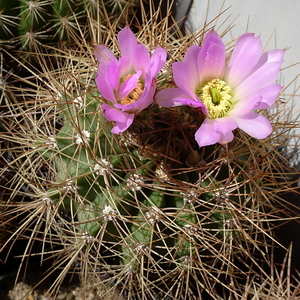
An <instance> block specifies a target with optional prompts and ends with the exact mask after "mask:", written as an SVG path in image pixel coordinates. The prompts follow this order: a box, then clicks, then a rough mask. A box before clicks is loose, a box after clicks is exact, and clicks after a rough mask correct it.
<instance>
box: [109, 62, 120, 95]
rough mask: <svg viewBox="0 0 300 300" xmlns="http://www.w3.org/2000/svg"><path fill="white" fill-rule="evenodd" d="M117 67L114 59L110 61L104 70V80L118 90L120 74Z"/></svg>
mask: <svg viewBox="0 0 300 300" xmlns="http://www.w3.org/2000/svg"><path fill="white" fill-rule="evenodd" d="M119 73H120V72H119V69H118V66H117V64H116V62H115V61H111V62H110V64H109V65H108V66H107V70H106V80H107V82H109V83H110V85H111V86H112V87H113V88H114V89H115V90H118V88H119V83H120V74H119Z"/></svg>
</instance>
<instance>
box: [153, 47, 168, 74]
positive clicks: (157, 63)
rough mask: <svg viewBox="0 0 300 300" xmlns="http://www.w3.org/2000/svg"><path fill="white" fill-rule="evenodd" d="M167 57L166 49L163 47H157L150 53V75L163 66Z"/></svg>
mask: <svg viewBox="0 0 300 300" xmlns="http://www.w3.org/2000/svg"><path fill="white" fill-rule="evenodd" d="M166 59H167V51H166V50H165V49H163V48H160V47H157V48H156V49H155V50H154V52H153V54H152V55H151V59H150V61H151V67H150V70H149V72H150V74H149V75H150V76H151V77H154V76H156V74H157V73H158V72H159V71H160V70H161V69H162V68H163V66H164V64H165V62H166Z"/></svg>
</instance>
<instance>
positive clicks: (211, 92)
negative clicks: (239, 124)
mask: <svg viewBox="0 0 300 300" xmlns="http://www.w3.org/2000/svg"><path fill="white" fill-rule="evenodd" d="M196 92H197V95H198V97H199V98H200V100H201V101H202V102H203V104H204V105H205V106H206V108H207V110H208V112H209V115H210V117H211V118H212V119H216V118H222V117H224V116H226V115H227V113H228V111H229V110H230V109H231V108H232V106H233V104H234V99H233V90H232V89H231V87H229V86H228V85H227V84H226V82H225V81H223V80H220V79H213V80H211V81H209V82H206V83H205V84H204V85H202V86H200V87H198V89H197V91H196Z"/></svg>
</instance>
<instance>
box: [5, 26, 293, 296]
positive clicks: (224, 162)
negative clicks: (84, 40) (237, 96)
mask: <svg viewBox="0 0 300 300" xmlns="http://www.w3.org/2000/svg"><path fill="white" fill-rule="evenodd" d="M153 26H157V27H154V28H153V30H154V31H155V32H159V33H160V34H159V35H158V36H156V37H154V36H152V35H151V32H152V29H151V28H149V27H145V28H143V29H141V31H140V33H139V34H138V38H137V40H138V43H137V42H136V41H135V37H134V36H133V34H132V33H130V32H129V31H128V30H129V29H128V28H127V29H125V30H127V39H123V38H124V37H122V33H121V37H120V33H119V36H118V40H117V39H116V37H114V36H113V37H112V35H111V33H112V32H111V31H108V32H106V31H103V32H102V35H103V37H105V36H107V40H108V38H111V41H110V42H109V44H110V47H109V48H106V47H104V46H101V47H100V48H99V47H98V48H96V49H97V50H96V57H97V60H98V62H96V60H95V58H94V56H93V49H91V48H89V47H87V48H85V47H84V46H81V48H79V50H78V51H75V50H68V51H66V53H65V54H64V55H61V54H58V56H57V57H56V59H57V60H58V61H59V62H62V65H63V67H62V69H60V70H55V71H53V72H51V70H49V71H48V72H45V73H44V74H41V75H40V76H39V78H40V83H39V84H38V85H36V86H35V92H34V93H32V91H29V90H28V91H26V92H25V91H22V95H23V96H24V98H26V102H24V103H23V104H18V105H16V107H15V108H12V107H11V108H9V109H10V110H11V115H15V116H16V117H15V118H12V119H11V118H9V117H7V118H6V119H5V120H4V123H3V124H4V125H3V126H4V127H5V128H6V130H7V132H4V133H3V136H5V138H6V139H7V140H10V141H11V142H13V143H15V144H16V145H19V147H20V149H21V150H20V151H21V152H20V155H18V156H17V155H15V156H14V159H13V160H11V161H9V166H10V168H12V169H14V170H20V171H19V172H17V174H16V176H15V177H14V180H13V181H14V182H16V181H17V180H18V181H19V182H23V183H24V185H26V187H27V190H26V191H25V192H23V194H24V195H25V194H26V196H29V197H31V198H30V199H31V200H30V201H29V202H28V201H27V202H26V201H23V202H22V201H20V202H19V203H14V204H12V206H15V209H14V210H12V211H11V212H10V213H11V214H12V213H13V212H14V213H17V214H19V215H22V214H24V220H23V221H22V224H21V226H20V229H19V230H17V231H16V232H15V233H14V235H13V236H12V238H11V239H16V238H18V237H20V236H26V235H27V236H28V230H27V228H31V229H30V231H29V232H30V234H29V236H28V238H29V242H28V247H27V248H28V249H26V253H25V254H24V258H25V257H26V256H29V255H30V251H29V248H30V245H31V243H32V241H33V240H35V239H36V240H42V241H43V242H44V243H45V245H48V244H50V245H51V247H49V248H47V249H46V248H43V250H42V251H41V252H42V257H44V256H45V257H48V256H54V257H55V258H56V260H55V264H54V265H53V268H52V270H56V269H62V270H61V274H60V276H59V277H58V279H57V280H56V281H55V282H54V283H53V286H51V288H50V289H49V294H50V293H51V292H53V293H55V287H58V286H59V284H60V283H61V282H62V280H63V278H64V276H65V275H66V273H67V272H71V273H72V272H73V273H78V274H79V275H80V277H81V279H82V281H83V282H84V283H85V285H86V287H87V288H93V289H94V290H95V293H96V294H97V295H98V297H101V296H103V295H104V294H105V293H106V292H105V291H104V290H102V288H103V287H102V285H101V287H100V286H99V285H98V283H99V282H102V284H105V286H106V289H107V290H112V291H115V292H117V294H118V297H119V298H120V299H121V298H124V299H187V298H189V299H196V298H197V297H198V299H210V298H211V299H221V298H222V297H223V298H222V299H229V298H230V297H233V296H235V297H240V296H241V295H243V287H244V286H245V285H246V284H247V283H249V282H251V284H252V283H253V286H256V285H257V283H258V282H259V281H260V280H261V279H262V278H264V276H266V272H267V271H266V270H267V269H268V268H271V267H272V266H271V260H270V257H271V256H272V255H271V253H272V248H273V247H274V246H278V247H281V245H280V243H279V242H277V241H276V239H275V237H274V232H273V227H274V226H277V224H276V222H274V220H276V219H278V218H279V215H280V214H279V213H281V214H282V215H285V216H286V218H287V219H288V218H289V216H290V215H291V211H292V210H293V207H292V205H290V204H289V203H287V202H285V201H284V200H283V199H282V198H281V196H280V195H281V193H283V192H292V191H293V189H294V188H293V184H294V183H295V180H294V181H293V180H291V179H290V174H293V172H295V174H296V171H294V170H293V169H292V168H291V166H290V164H289V162H288V160H286V158H284V153H283V152H282V147H285V145H286V140H287V139H288V136H286V135H285V134H283V133H282V132H280V126H281V125H280V123H279V122H278V123H276V122H275V121H274V122H272V125H273V128H274V132H273V134H271V135H269V134H270V133H271V132H268V130H269V127H268V126H269V123H268V122H269V121H267V122H266V120H268V119H269V120H272V119H273V120H275V117H276V114H273V115H271V114H270V115H269V116H268V115H266V117H263V116H262V114H263V113H264V112H262V111H260V112H259V113H260V115H259V116H261V117H257V118H259V119H260V120H262V119H263V120H264V121H263V123H262V124H261V127H260V128H262V127H263V126H265V127H266V128H267V129H264V128H263V130H262V131H263V132H264V133H262V132H261V134H265V136H264V139H257V136H256V135H254V133H253V134H252V136H249V134H247V133H246V132H244V131H243V130H245V128H246V127H247V126H248V124H246V125H245V123H246V121H245V122H244V123H243V121H240V119H241V116H243V115H242V114H235V115H234V114H233V115H230V113H231V109H232V110H233V108H234V107H235V106H234V105H239V108H240V109H241V110H243V112H245V115H246V114H248V117H249V116H250V115H251V116H253V115H252V114H253V112H252V110H254V109H261V108H268V107H271V106H272V105H273V103H274V102H275V100H276V98H277V96H278V94H279V92H280V90H278V86H277V85H276V87H275V91H274V90H272V92H270V91H269V90H268V91H267V87H268V85H270V84H273V82H274V81H275V79H276V78H274V79H272V80H271V79H270V82H268V83H267V84H266V85H265V86H264V87H261V89H264V92H265V93H266V95H267V96H268V97H267V96H266V97H265V98H264V99H266V102H264V104H262V103H263V101H261V102H260V103H258V102H255V103H254V104H253V103H252V104H253V105H252V106H251V105H250V104H249V103H248V102H247V103H246V104H244V106H243V104H241V103H239V104H236V103H235V102H234V101H235V100H232V98H233V93H232V92H230V93H229V92H228V91H227V90H226V89H225V88H224V87H221V88H219V86H213V87H211V89H210V92H209V93H210V97H211V102H213V104H214V105H215V106H218V105H223V103H222V101H225V100H226V99H227V100H228V95H229V96H230V97H231V98H230V101H229V102H230V107H229V109H227V108H226V109H227V110H226V112H225V116H224V115H222V116H220V115H218V116H217V117H214V116H213V115H212V111H211V110H209V109H208V108H207V102H205V101H204V102H203V103H204V104H203V103H202V102H201V100H200V99H199V98H201V97H202V96H203V93H204V92H205V91H204V87H205V86H206V84H208V83H210V82H211V79H213V78H210V79H209V78H208V77H207V78H204V77H203V78H204V84H202V83H201V82H200V81H197V82H194V83H193V84H195V87H196V88H195V90H194V93H192V92H191V91H190V90H188V89H184V87H182V86H180V83H179V84H178V78H179V75H175V76H174V80H173V77H172V72H171V62H174V61H182V59H183V52H184V51H186V49H187V48H188V47H189V46H191V45H193V44H199V41H198V38H199V39H200V38H201V40H202V38H203V37H202V35H199V37H198V38H195V37H194V36H187V37H182V38H181V40H176V41H175V42H172V36H171V34H170V33H168V32H165V31H163V30H160V28H161V27H160V25H153ZM123 30H124V29H123ZM121 32H123V33H124V31H121ZM209 34H211V33H209ZM214 34H215V33H214ZM105 38H106V37H105ZM122 39H123V42H124V41H125V40H126V41H127V42H128V45H127V46H128V47H129V46H133V47H134V48H136V49H137V50H136V51H137V52H132V53H128V52H130V48H128V47H127V48H126V47H124V46H123V45H122ZM216 40H217V41H216ZM103 41H105V39H104V40H103ZM149 41H151V42H149ZM257 42H258V39H257V38H255V43H257ZM203 43H204V45H203V48H205V47H206V44H205V43H207V40H205V39H204V42H203ZM218 43H220V40H218V38H217V37H216V36H214V37H213V42H212V43H211V44H212V45H213V46H212V49H213V50H207V51H208V52H209V51H211V52H209V53H210V54H212V55H213V54H214V51H219V50H218V49H219V47H217V46H220V44H218ZM173 44H177V45H178V44H179V45H182V48H181V50H180V51H179V50H178V47H175V46H174V47H172V46H173ZM216 45H217V46H216ZM119 46H120V51H119V50H115V49H117V48H118V47H119ZM158 46H159V47H158ZM164 47H166V48H167V49H168V56H169V59H168V61H167V62H166V64H165V65H164V64H163V63H161V62H164V59H165V56H164V55H165V54H164V50H163V48H164ZM158 48H159V50H158V51H156V49H158ZM208 48H209V47H208ZM110 49H111V50H110ZM128 49H129V50H128ZM145 49H146V51H145ZM190 49H193V50H194V51H196V50H197V51H198V50H199V49H196V48H195V46H191V48H190ZM216 49H217V50H216ZM149 50H150V52H151V53H152V56H151V55H150V54H149ZM224 51H225V49H224ZM58 53H59V52H58ZM186 53H187V52H186ZM218 53H219V52H218ZM224 53H225V52H224ZM273 53H276V52H273ZM104 54H105V56H103V55H104ZM133 54H135V55H136V54H139V55H140V56H139V57H140V58H141V57H142V58H143V60H139V58H137V61H135V60H134V59H135V57H138V56H134V55H133ZM277 54H278V53H276V56H277ZM132 55H133V56H132ZM224 55H225V54H224ZM261 55H262V54H261ZM278 56H280V55H278ZM263 57H264V56H263ZM259 58H260V57H259ZM259 58H258V60H259ZM273 58H274V57H271V58H270V61H274V59H273ZM40 59H41V62H42V63H43V59H44V58H43V56H40ZM45 59H46V58H45ZM281 59H282V57H281V58H280V57H279V58H278V61H280V60H281ZM186 61H187V59H183V62H186ZM211 61H213V60H211ZM266 61H267V62H268V60H266ZM266 61H264V62H266ZM175 64H177V66H178V63H177V62H176V63H175ZM188 64H189V63H188ZM163 65H164V66H163ZM97 67H98V70H97ZM189 67H191V64H189ZM175 68H176V67H175ZM211 68H212V66H211ZM276 68H277V69H276V70H275V71H274V73H276V76H277V73H278V71H279V69H280V64H279V63H278V64H277V66H276ZM221 69H222V66H221V67H220V69H217V70H216V69H214V71H215V72H219V73H220V74H219V77H222V76H223V75H222V74H221V71H220V70H221ZM96 70H97V72H96ZM182 70H184V67H183V68H182ZM173 71H174V68H173ZM193 71H195V70H193ZM209 72H210V71H209ZM249 72H250V71H249ZM211 73H213V72H211ZM210 75H211V76H215V74H210ZM276 76H275V77H276ZM225 77H226V76H225ZM226 78H227V79H228V77H226ZM94 79H95V81H96V84H95V81H94ZM110 80H111V81H110ZM229 80H230V79H229ZM227 83H228V82H227ZM230 84H233V83H232V81H231V83H230ZM96 85H97V86H96ZM186 85H187V86H188V88H189V89H190V88H191V86H190V85H189V82H186ZM199 87H200V88H201V89H202V90H201V92H199ZM98 88H99V89H98ZM180 88H181V90H180ZM99 90H100V92H101V93H100V92H99ZM158 91H159V93H157V92H158ZM162 91H163V92H162ZM166 91H168V92H170V91H171V94H169V95H168V99H169V100H168V101H169V102H170V101H171V100H174V99H175V100H174V102H173V104H174V105H173V104H172V105H170V103H168V105H165V106H166V107H162V106H163V101H164V100H163V98H164V97H166V95H165V94H164V93H167V92H166ZM224 91H225V95H224V93H223V92H224ZM175 92H176V93H179V94H177V95H178V96H176V95H175ZM197 92H199V93H198V94H197ZM155 93H157V94H156V99H158V98H159V97H160V98H159V99H160V100H158V102H159V104H160V106H159V105H158V104H156V103H155V102H153V97H154V94H155ZM236 93H237V92H236ZM270 94H271V95H270ZM175 96H176V97H175ZM246 96H247V95H246ZM246 96H243V97H246ZM256 96H257V97H258V98H259V96H260V95H256ZM6 97H7V98H9V95H6ZM226 97H227V98H226ZM183 98H184V99H185V102H184V101H183V100H182V99H183ZM225 98H226V99H225ZM141 99H142V100H141ZM224 99H225V100H224ZM243 99H244V98H243ZM255 99H256V98H255ZM28 100H30V101H28ZM227 100H226V101H227ZM260 100H261V99H260ZM207 101H208V100H207ZM255 101H256V100H255ZM257 101H258V100H257ZM178 103H179V104H181V105H179V106H178V105H177V104H178ZM182 104H184V105H182ZM255 104H257V107H255ZM171 106H172V107H171ZM263 106H265V107H263ZM247 109H248V111H247ZM232 116H233V117H232ZM226 117H232V118H233V119H234V120H235V121H236V123H237V124H238V126H235V127H234V126H232V121H231V120H229V121H228V120H227V121H228V123H230V125H228V123H226V122H225V121H224V120H223V119H226ZM267 117H268V119H267ZM238 118H240V119H239V120H238ZM249 118H250V117H249ZM249 118H248V119H249ZM250 119H251V118H250ZM218 120H221V121H220V122H223V123H222V126H224V127H222V128H221V129H220V130H219V131H216V132H217V133H216V132H214V131H213V130H212V128H217V127H213V126H218V124H217V125H212V126H210V127H207V129H206V130H207V132H208V133H209V134H210V135H211V138H212V139H211V140H210V142H208V140H209V139H208V138H206V139H205V142H206V144H205V145H202V144H201V143H204V139H202V138H201V137H199V134H198V133H197V132H198V131H199V127H201V126H202V125H203V124H207V123H209V122H211V123H212V122H215V123H216V122H218ZM205 122H206V123H205ZM211 123H210V124H211ZM215 123H214V124H215ZM256 125H257V124H256ZM226 126H227V127H226ZM252 126H253V125H252ZM254 126H255V124H254ZM233 127H234V128H233ZM237 127H239V128H237ZM253 129H255V128H252V129H249V130H250V131H251V130H253ZM259 130H260V129H258V131H259ZM111 131H113V132H114V133H112V132H111ZM232 131H233V134H232ZM251 133H252V131H251ZM266 133H267V134H266ZM201 134H203V130H202V132H201ZM216 135H217V137H216ZM10 136H11V137H10ZM9 137H10V138H9ZM195 137H196V138H195ZM260 138H261V137H260ZM216 139H217V140H216ZM17 149H18V147H16V150H15V151H18V150H17ZM15 153H17V152H15ZM14 182H13V183H12V184H11V189H13V190H14V192H15V193H16V194H22V190H21V189H20V188H18V187H15V183H14ZM27 212H30V214H26V213H27ZM282 215H281V216H282ZM32 223H33V224H35V225H34V226H33V228H32V227H30V226H32V225H31V224H32ZM41 224H43V225H41ZM274 224H275V225H274ZM41 236H42V237H41ZM46 242H47V243H46ZM253 293H255V292H253ZM249 294H250V291H249Z"/></svg>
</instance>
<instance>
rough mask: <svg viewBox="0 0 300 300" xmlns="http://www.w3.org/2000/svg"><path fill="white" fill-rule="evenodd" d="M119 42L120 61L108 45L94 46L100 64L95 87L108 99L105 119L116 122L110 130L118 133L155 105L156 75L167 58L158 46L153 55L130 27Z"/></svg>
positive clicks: (122, 31)
mask: <svg viewBox="0 0 300 300" xmlns="http://www.w3.org/2000/svg"><path fill="white" fill-rule="evenodd" d="M118 42H119V46H120V50H121V57H120V58H119V59H118V58H116V57H115V56H114V55H113V53H112V52H111V51H110V50H109V49H108V48H107V47H106V46H104V45H97V46H96V47H95V56H96V58H97V60H98V63H99V66H98V72H97V76H96V85H97V87H98V89H99V91H100V93H101V94H102V96H103V97H104V98H105V100H106V103H105V104H103V105H102V109H103V112H104V116H105V118H106V119H107V120H108V121H114V122H115V125H114V127H113V128H112V130H111V132H112V133H115V134H119V133H122V132H124V131H125V130H127V129H128V127H129V126H130V125H131V124H132V122H133V119H134V116H135V115H136V114H138V113H139V112H141V111H142V110H144V109H145V108H147V107H148V106H149V105H150V104H152V103H153V101H154V100H153V97H154V93H155V91H156V75H157V73H158V72H159V71H160V70H161V69H162V67H163V65H164V63H165V61H166V57H167V53H166V51H165V50H164V49H163V48H159V47H158V48H156V49H155V50H154V51H153V53H152V55H150V53H149V50H148V49H147V47H146V46H145V45H142V44H139V43H138V42H137V40H136V38H135V36H134V34H133V32H132V31H131V30H130V29H129V28H128V27H125V28H124V29H122V30H121V31H120V32H119V33H118Z"/></svg>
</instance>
